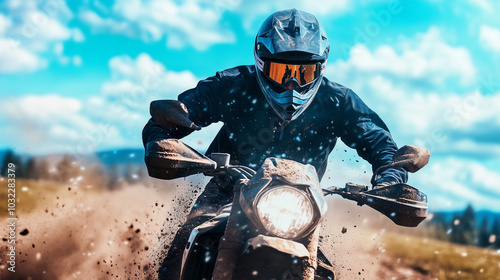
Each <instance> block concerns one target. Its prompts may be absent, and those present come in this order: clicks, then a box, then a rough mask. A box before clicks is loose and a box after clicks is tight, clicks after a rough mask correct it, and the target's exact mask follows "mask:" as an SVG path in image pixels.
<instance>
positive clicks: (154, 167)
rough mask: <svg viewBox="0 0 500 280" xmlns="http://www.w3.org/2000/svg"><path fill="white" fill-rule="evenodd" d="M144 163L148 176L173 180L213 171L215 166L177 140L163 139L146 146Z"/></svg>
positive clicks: (209, 160) (206, 158) (212, 162)
mask: <svg viewBox="0 0 500 280" xmlns="http://www.w3.org/2000/svg"><path fill="white" fill-rule="evenodd" d="M144 161H145V162H146V166H147V168H148V173H149V176H151V177H154V178H158V179H175V178H181V177H185V176H189V175H193V174H198V173H203V172H206V171H213V170H215V169H216V167H217V164H216V163H215V161H213V160H211V159H209V158H208V157H206V156H205V155H203V154H201V153H200V152H198V151H197V150H195V149H193V148H191V147H189V146H188V145H186V144H184V143H183V142H181V141H179V140H177V139H165V140H161V141H157V142H150V143H148V144H147V145H146V154H145V156H144Z"/></svg>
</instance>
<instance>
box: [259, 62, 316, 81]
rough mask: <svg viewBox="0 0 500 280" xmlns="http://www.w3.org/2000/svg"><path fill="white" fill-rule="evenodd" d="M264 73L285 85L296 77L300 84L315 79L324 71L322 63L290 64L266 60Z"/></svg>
mask: <svg viewBox="0 0 500 280" xmlns="http://www.w3.org/2000/svg"><path fill="white" fill-rule="evenodd" d="M264 69H265V71H264V73H265V75H267V77H269V78H270V79H271V80H273V81H274V82H276V83H277V84H279V85H281V86H283V85H284V84H286V82H288V81H289V80H291V79H295V80H296V81H297V82H298V83H299V85H300V86H304V85H307V84H309V83H311V82H313V81H315V80H316V79H317V78H318V77H319V76H320V75H321V73H322V70H323V65H322V63H320V62H318V63H314V64H290V63H279V62H273V61H266V62H265V65H264Z"/></svg>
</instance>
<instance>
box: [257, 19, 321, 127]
mask: <svg viewBox="0 0 500 280" xmlns="http://www.w3.org/2000/svg"><path fill="white" fill-rule="evenodd" d="M329 51H330V43H329V41H328V37H327V35H326V32H325V31H324V29H323V26H321V24H320V23H319V22H318V20H317V19H316V18H315V17H314V16H313V15H311V14H309V13H306V12H302V11H298V10H296V9H290V10H284V11H279V12H276V13H274V14H272V15H271V16H269V17H268V18H267V19H266V20H265V21H264V23H263V24H262V26H261V28H260V30H259V32H258V34H257V37H256V39H255V48H254V57H255V66H256V68H257V71H256V72H257V80H258V83H259V86H260V88H261V90H262V92H263V94H264V96H265V97H266V100H267V101H268V103H269V104H270V105H271V107H272V108H273V110H274V111H275V113H276V114H277V115H278V116H279V117H280V118H281V119H282V120H283V121H293V120H295V119H297V118H298V117H299V116H300V114H302V113H303V112H304V111H305V110H306V109H307V107H308V106H309V105H310V104H311V102H312V100H313V99H314V97H315V96H316V92H317V91H318V88H319V86H320V85H321V80H322V78H323V72H324V68H325V64H326V60H327V59H328V53H329ZM289 83H292V84H293V85H294V86H293V87H290V86H287V84H289Z"/></svg>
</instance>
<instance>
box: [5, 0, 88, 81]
mask: <svg viewBox="0 0 500 280" xmlns="http://www.w3.org/2000/svg"><path fill="white" fill-rule="evenodd" d="M72 17H73V14H72V13H71V11H70V10H69V9H68V7H67V6H66V3H65V2H63V1H59V0H52V1H44V2H42V3H40V2H39V1H36V0H26V1H19V0H8V1H6V2H5V3H3V5H2V6H0V41H1V42H2V45H3V46H5V44H6V43H5V42H14V44H10V46H9V47H8V49H7V51H6V52H4V51H3V50H4V49H3V48H2V52H4V53H3V54H2V55H0V65H2V66H1V67H0V73H14V72H30V71H35V70H38V69H41V68H44V67H46V66H47V60H46V59H44V58H43V57H44V56H45V55H46V54H48V53H50V52H52V51H54V50H57V48H54V46H55V45H57V44H62V42H64V41H66V40H69V39H71V38H73V40H74V41H81V40H82V38H83V37H82V36H83V34H82V33H81V31H80V33H78V31H77V30H76V29H73V30H71V29H69V28H68V27H67V23H68V22H69V20H70V19H71V18H72ZM14 58H16V59H14Z"/></svg>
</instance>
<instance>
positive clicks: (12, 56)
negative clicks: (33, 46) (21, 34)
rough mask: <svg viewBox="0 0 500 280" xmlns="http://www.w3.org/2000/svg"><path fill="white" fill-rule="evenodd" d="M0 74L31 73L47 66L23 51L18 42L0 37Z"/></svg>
mask: <svg viewBox="0 0 500 280" xmlns="http://www.w3.org/2000/svg"><path fill="white" fill-rule="evenodd" d="M0 49H1V50H2V51H0V73H17V72H31V71H35V70H38V69H41V68H45V67H46V66H47V61H46V60H45V59H43V58H40V57H38V56H37V55H36V54H33V53H32V52H30V51H29V50H27V49H25V48H24V47H23V46H22V45H21V43H20V42H19V41H16V40H14V39H8V38H2V37H0Z"/></svg>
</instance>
